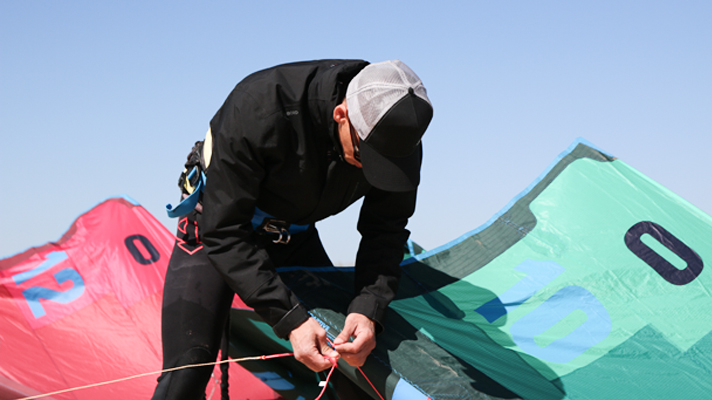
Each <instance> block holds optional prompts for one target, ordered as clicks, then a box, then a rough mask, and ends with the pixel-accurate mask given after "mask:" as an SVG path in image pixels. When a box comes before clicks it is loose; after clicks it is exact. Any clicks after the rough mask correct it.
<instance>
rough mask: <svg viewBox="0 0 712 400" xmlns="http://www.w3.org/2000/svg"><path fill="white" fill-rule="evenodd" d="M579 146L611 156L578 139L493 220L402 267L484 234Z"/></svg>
mask: <svg viewBox="0 0 712 400" xmlns="http://www.w3.org/2000/svg"><path fill="white" fill-rule="evenodd" d="M579 144H585V145H586V146H588V147H591V148H592V149H594V150H597V151H599V152H601V153H604V154H607V155H610V154H608V153H606V152H604V151H602V150H600V149H599V148H598V147H597V146H595V145H593V144H592V143H591V142H589V141H588V140H586V139H584V138H581V137H580V138H577V139H576V140H574V142H573V143H571V145H570V146H569V147H568V148H567V149H566V150H564V151H563V152H561V153H560V154H559V156H558V157H557V158H556V159H555V160H554V161H553V162H552V163H551V164H549V166H548V167H547V168H546V170H544V172H542V173H541V174H540V175H539V176H538V177H537V178H536V179H535V180H534V182H532V183H531V184H529V186H527V188H526V189H524V190H523V191H522V192H521V193H519V194H518V195H517V196H516V197H514V198H513V199H512V200H510V201H509V203H507V205H506V206H504V208H502V209H501V210H499V212H497V213H496V214H495V215H494V216H492V218H490V219H489V220H488V221H487V222H485V223H484V224H482V225H480V226H478V227H477V228H475V229H474V230H471V231H469V232H467V233H465V234H464V235H462V236H460V237H459V238H457V239H455V240H453V241H451V242H449V243H445V244H444V245H442V246H439V247H436V248H434V249H432V250H429V251H426V252H423V253H420V254H418V255H416V256H413V257H410V258H408V259H406V260H404V261H403V262H402V263H401V265H408V264H410V263H414V262H416V261H420V260H423V259H425V258H428V257H430V256H432V255H434V254H436V253H440V252H441V251H444V250H447V249H449V248H451V247H453V246H455V245H457V244H460V243H462V242H463V241H465V239H467V238H469V237H470V236H472V235H476V234H478V233H480V232H482V231H483V230H485V229H486V228H487V227H489V226H490V225H492V224H493V223H494V222H495V221H496V220H497V219H498V218H499V217H501V216H502V215H504V213H506V212H507V211H509V209H510V208H512V206H513V205H514V203H516V202H517V201H519V199H521V198H522V197H524V196H526V195H527V194H528V193H529V192H531V191H532V189H534V186H536V185H538V184H539V182H541V181H542V180H543V179H544V177H546V175H547V174H548V173H549V172H551V170H552V169H554V167H555V166H556V164H558V163H559V161H561V159H562V158H564V157H566V156H567V155H569V154H570V153H571V152H572V151H574V149H575V148H576V146H578V145H579Z"/></svg>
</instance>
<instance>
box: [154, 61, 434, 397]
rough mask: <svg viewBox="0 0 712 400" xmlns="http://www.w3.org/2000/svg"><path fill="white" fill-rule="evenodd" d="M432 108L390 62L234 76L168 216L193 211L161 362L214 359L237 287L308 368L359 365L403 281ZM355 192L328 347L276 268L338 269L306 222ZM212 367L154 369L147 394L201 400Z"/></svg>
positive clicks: (412, 79) (183, 229) (178, 258)
mask: <svg viewBox="0 0 712 400" xmlns="http://www.w3.org/2000/svg"><path fill="white" fill-rule="evenodd" d="M432 112H433V111H432V106H431V104H430V100H429V99H428V97H427V94H426V91H425V88H424V86H423V84H422V82H421V81H420V79H419V78H418V77H417V75H415V73H413V71H412V70H411V69H410V68H408V67H407V66H406V65H405V64H403V63H402V62H400V61H398V60H396V61H386V62H383V63H377V64H371V65H369V64H368V63H367V62H365V61H360V60H321V61H311V62H302V63H293V64H286V65H280V66H277V67H273V68H270V69H267V70H263V71H259V72H257V73H254V74H252V75H250V76H248V77H247V78H245V79H244V80H243V81H241V82H240V83H239V84H238V85H237V86H236V87H235V89H234V90H233V91H232V93H231V94H230V95H229V96H228V98H227V100H226V101H225V103H224V104H223V106H222V107H221V108H220V110H219V111H218V112H217V114H216V115H215V117H214V118H213V119H212V121H211V122H210V130H209V131H208V135H207V137H206V140H205V142H204V143H198V145H197V146H196V148H195V149H194V152H193V153H192V154H191V156H189V161H188V163H187V164H186V167H187V170H186V173H184V176H183V178H182V180H181V183H182V186H183V191H184V198H187V199H186V200H184V203H182V204H181V205H180V206H179V207H178V208H179V209H182V210H181V211H180V212H178V211H177V210H171V211H169V214H170V213H171V212H173V213H179V214H183V213H184V212H185V211H186V209H187V210H188V211H190V212H189V213H188V215H187V217H185V218H183V219H182V220H181V221H180V223H179V226H178V228H179V229H178V231H179V232H178V242H177V244H176V246H175V248H174V251H173V255H172V256H171V261H170V264H169V267H168V272H167V275H166V287H165V292H164V300H163V351H164V368H171V367H176V366H180V365H187V364H191V363H200V362H209V361H214V360H215V359H216V356H217V352H218V348H219V344H220V338H221V334H222V332H223V327H224V324H225V320H226V317H227V314H228V312H229V309H230V304H231V302H232V297H233V296H234V293H237V294H238V295H239V296H240V298H241V299H242V300H243V301H244V302H245V303H246V304H247V305H249V306H250V307H252V308H254V309H255V312H257V313H258V314H259V315H260V316H261V317H262V318H263V319H264V320H265V321H266V322H267V323H268V324H270V325H271V326H272V327H273V330H274V332H275V333H276V334H277V336H279V337H281V338H284V339H288V340H290V342H291V344H292V347H293V349H294V352H295V357H296V358H297V360H299V361H300V362H302V363H303V364H305V365H306V366H307V367H309V368H310V369H312V370H314V371H322V370H324V369H326V368H329V367H330V366H331V361H330V360H332V359H336V358H339V357H341V358H343V359H344V360H345V361H346V362H348V363H349V364H350V365H354V366H360V365H362V364H363V363H364V362H365V360H366V357H367V356H368V355H369V353H370V352H371V351H372V350H373V348H374V347H375V345H376V341H375V340H376V339H375V337H376V335H377V333H378V332H379V331H380V330H382V325H383V322H384V321H383V318H384V315H385V309H386V307H387V306H388V303H389V302H390V301H391V300H392V299H393V297H394V296H395V292H396V289H397V286H398V279H399V276H400V270H399V264H400V261H401V259H402V248H403V245H404V243H405V242H406V240H407V238H408V235H409V232H408V231H407V230H406V229H405V226H406V224H407V221H408V218H409V217H410V216H411V215H412V214H413V211H414V209H415V199H416V188H417V186H418V183H419V181H420V164H421V159H422V146H421V143H420V139H421V137H422V135H423V134H424V132H425V130H426V128H427V126H428V124H429V123H430V120H431V118H432ZM201 171H204V172H205V175H202V172H201ZM201 192H202V193H201ZM190 195H192V196H190ZM200 196H202V201H200V202H199V203H198V204H197V205H196V204H195V202H196V200H197V199H200V198H201V197H200ZM361 197H363V198H364V201H363V205H362V207H361V214H360V217H359V222H358V230H359V232H360V233H361V236H362V239H361V243H360V247H359V250H358V254H357V258H356V273H355V292H354V298H353V301H352V302H351V304H350V306H349V309H348V315H347V318H346V322H345V326H344V329H343V331H342V332H341V333H340V334H339V336H338V337H337V338H336V339H335V340H334V348H335V350H336V351H334V350H333V349H332V348H331V347H330V346H329V344H328V343H327V340H326V332H325V331H324V329H322V328H321V326H320V325H319V324H318V323H317V322H316V321H315V320H314V319H312V318H310V317H309V313H308V312H307V310H306V308H305V307H304V306H303V305H302V304H301V303H300V302H299V299H297V297H296V296H295V295H294V294H293V293H292V292H291V291H290V290H289V289H288V288H287V287H286V286H285V285H284V283H282V281H281V280H280V278H279V276H278V275H277V273H276V271H275V268H276V267H279V266H288V265H299V266H328V265H332V264H331V261H330V260H329V258H328V256H327V255H326V252H325V251H324V249H323V246H322V244H321V241H320V239H319V235H318V233H317V231H316V228H315V227H314V223H315V222H317V221H319V220H321V219H324V218H326V217H328V216H330V215H334V214H337V213H339V212H340V211H342V210H344V209H345V208H346V207H348V206H349V205H350V204H352V203H353V202H355V201H356V200H358V199H359V198H361ZM193 208H195V209H194V210H193ZM351 337H353V338H354V339H353V341H352V342H349V338H351ZM211 370H212V368H190V369H185V370H180V371H176V372H173V373H167V374H164V375H162V376H161V377H160V378H159V384H158V386H157V388H156V392H155V394H154V399H164V398H170V399H179V398H180V399H200V398H202V396H203V394H204V389H205V385H206V383H207V381H208V379H209V377H210V373H211ZM339 385H341V384H337V385H336V386H337V392H339V396H340V397H341V398H347V397H351V398H357V396H358V395H357V392H355V391H353V390H346V391H345V390H343V389H341V390H340V389H339Z"/></svg>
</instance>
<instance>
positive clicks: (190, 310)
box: [152, 212, 371, 400]
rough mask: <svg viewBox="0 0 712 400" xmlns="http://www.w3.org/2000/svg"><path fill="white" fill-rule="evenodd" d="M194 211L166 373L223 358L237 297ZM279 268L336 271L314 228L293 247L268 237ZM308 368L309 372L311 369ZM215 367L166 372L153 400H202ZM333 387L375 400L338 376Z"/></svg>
mask: <svg viewBox="0 0 712 400" xmlns="http://www.w3.org/2000/svg"><path fill="white" fill-rule="evenodd" d="M197 235H198V229H197V225H196V222H195V214H194V212H193V213H191V214H188V216H187V217H184V218H182V219H181V220H180V221H179V224H178V232H177V238H178V240H177V242H176V245H175V246H174V248H173V253H172V255H171V259H170V262H169V264H168V271H167V272H166V280H165V288H164V292H163V311H162V335H163V368H164V369H167V368H173V367H177V366H182V365H188V364H196V363H205V362H212V361H215V360H216V359H217V355H218V351H219V349H220V342H221V338H222V335H223V332H224V330H225V324H226V321H227V317H228V313H229V312H230V305H231V304H232V300H233V297H234V292H233V291H232V290H231V289H230V287H229V286H228V285H227V284H226V283H225V281H224V280H223V279H222V277H221V276H220V274H219V273H218V272H217V270H215V268H214V267H213V266H212V264H210V262H209V261H208V258H207V256H206V252H205V249H204V248H203V247H202V243H200V241H199V240H198V239H197V237H196V236H197ZM264 239H265V240H264V242H265V247H266V249H267V251H268V253H269V255H270V258H271V259H272V261H273V263H274V264H275V265H276V266H291V265H298V266H331V265H333V264H332V263H331V260H330V259H329V257H328V255H327V254H326V252H325V251H324V247H323V245H322V243H321V240H320V239H319V234H318V233H317V231H316V228H314V227H313V226H312V227H311V228H310V229H308V230H307V231H306V232H303V233H299V234H297V235H293V236H292V240H291V241H290V242H289V244H274V243H272V242H271V240H270V238H268V237H265V238H264ZM305 368H306V367H305ZM212 371H213V367H212V366H208V367H200V368H187V369H183V370H178V371H174V372H169V373H164V374H162V375H161V376H160V377H159V378H158V385H157V386H156V390H155V392H154V395H153V398H152V399H153V400H178V399H180V400H184V399H185V400H200V399H203V398H204V396H205V387H206V385H207V383H208V380H209V379H210V375H211V373H212ZM332 383H333V386H334V388H335V390H336V392H337V393H338V395H339V398H340V399H341V400H347V399H348V400H350V399H370V398H371V397H370V396H368V395H367V394H366V393H365V392H363V391H362V390H361V389H360V388H359V387H358V386H356V385H355V384H353V383H352V382H351V381H350V380H349V379H348V378H346V377H345V376H343V375H342V374H340V373H338V370H337V371H334V375H333V376H332Z"/></svg>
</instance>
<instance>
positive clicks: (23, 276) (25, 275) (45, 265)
mask: <svg viewBox="0 0 712 400" xmlns="http://www.w3.org/2000/svg"><path fill="white" fill-rule="evenodd" d="M46 257H47V258H46V259H45V260H44V261H43V262H42V263H41V264H40V265H38V266H36V267H34V268H32V269H31V270H29V271H25V272H22V273H20V274H17V275H13V277H12V279H13V280H14V281H15V284H17V285H19V284H21V283H23V282H25V281H26V280H29V279H32V278H34V277H35V276H37V275H39V274H41V273H43V272H45V271H47V270H48V269H50V268H52V267H54V266H55V265H57V264H59V263H61V262H62V261H64V260H66V259H67V253H65V252H63V251H53V252H51V253H48V254H47V256H46Z"/></svg>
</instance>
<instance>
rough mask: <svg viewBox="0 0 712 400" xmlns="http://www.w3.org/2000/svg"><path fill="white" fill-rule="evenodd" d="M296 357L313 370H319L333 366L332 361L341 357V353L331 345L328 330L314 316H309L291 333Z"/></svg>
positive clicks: (290, 336) (290, 338)
mask: <svg viewBox="0 0 712 400" xmlns="http://www.w3.org/2000/svg"><path fill="white" fill-rule="evenodd" d="M289 341H290V342H291V343H292V349H293V350H294V358H296V359H297V361H299V362H301V363H302V364H304V365H306V366H307V367H309V369H311V370H312V371H315V372H319V371H323V370H325V369H327V368H330V367H331V361H329V359H333V360H334V361H335V360H337V359H338V358H339V353H337V352H336V351H334V350H332V348H331V347H329V343H328V342H327V340H326V331H325V330H324V328H322V327H321V325H319V323H318V322H316V320H315V319H314V318H309V319H307V320H306V321H304V322H303V323H302V324H301V325H299V326H298V327H297V328H295V329H294V330H293V331H292V333H290V334H289Z"/></svg>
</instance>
